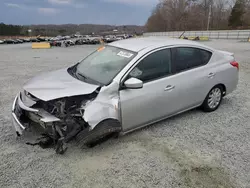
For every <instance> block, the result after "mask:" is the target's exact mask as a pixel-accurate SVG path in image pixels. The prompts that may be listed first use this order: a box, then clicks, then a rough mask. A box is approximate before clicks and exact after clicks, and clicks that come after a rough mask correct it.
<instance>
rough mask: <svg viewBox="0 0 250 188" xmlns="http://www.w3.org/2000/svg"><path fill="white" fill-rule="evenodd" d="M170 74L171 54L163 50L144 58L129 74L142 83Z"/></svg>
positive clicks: (167, 50)
mask: <svg viewBox="0 0 250 188" xmlns="http://www.w3.org/2000/svg"><path fill="white" fill-rule="evenodd" d="M170 73H171V52H170V49H164V50H160V51H157V52H154V53H152V54H150V55H148V56H147V57H145V58H144V59H143V60H142V61H141V62H140V63H139V64H138V65H137V66H136V67H135V68H134V69H133V70H132V71H131V72H130V74H129V77H135V78H138V79H140V80H142V81H143V82H147V81H151V80H155V79H158V78H161V77H164V76H166V75H168V74H170Z"/></svg>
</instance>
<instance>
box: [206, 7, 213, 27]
mask: <svg viewBox="0 0 250 188" xmlns="http://www.w3.org/2000/svg"><path fill="white" fill-rule="evenodd" d="M211 9H212V5H210V6H209V13H208V19H207V31H208V30H209V26H210V19H211Z"/></svg>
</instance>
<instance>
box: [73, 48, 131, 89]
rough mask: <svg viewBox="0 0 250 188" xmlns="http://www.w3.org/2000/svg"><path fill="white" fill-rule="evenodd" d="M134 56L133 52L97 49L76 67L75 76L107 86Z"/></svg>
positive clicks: (116, 49)
mask: <svg viewBox="0 0 250 188" xmlns="http://www.w3.org/2000/svg"><path fill="white" fill-rule="evenodd" d="M135 56H136V53H135V52H131V51H128V50H125V49H120V48H116V47H112V46H106V47H101V48H99V49H98V50H97V51H96V52H94V53H92V54H91V55H89V56H88V57H86V58H85V59H84V60H82V62H80V64H79V65H78V66H77V70H76V74H77V75H80V77H82V78H85V79H88V78H89V79H91V80H94V81H96V82H99V83H101V84H104V85H106V84H108V83H110V82H111V81H112V79H113V78H114V77H115V76H116V75H117V74H118V73H119V72H120V71H121V70H122V69H123V68H124V67H125V66H126V65H127V64H128V63H129V62H130V61H131V60H132V59H133V58H134V57H135Z"/></svg>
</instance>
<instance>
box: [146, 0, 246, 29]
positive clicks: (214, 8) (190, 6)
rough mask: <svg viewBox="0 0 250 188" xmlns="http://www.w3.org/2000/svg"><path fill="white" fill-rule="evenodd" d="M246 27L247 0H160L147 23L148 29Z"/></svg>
mask: <svg viewBox="0 0 250 188" xmlns="http://www.w3.org/2000/svg"><path fill="white" fill-rule="evenodd" d="M208 28H209V29H211V30H219V29H249V28H250V0H160V1H159V3H158V4H157V6H156V7H155V9H154V10H153V12H152V14H151V16H150V17H149V18H148V20H147V23H146V29H147V31H149V32H157V31H185V30H207V29H208Z"/></svg>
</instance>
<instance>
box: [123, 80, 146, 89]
mask: <svg viewBox="0 0 250 188" xmlns="http://www.w3.org/2000/svg"><path fill="white" fill-rule="evenodd" d="M124 86H125V87H126V88H127V89H140V88H142V87H143V82H142V81H141V80H139V79H137V78H129V79H128V80H126V81H125V82H124Z"/></svg>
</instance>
